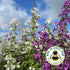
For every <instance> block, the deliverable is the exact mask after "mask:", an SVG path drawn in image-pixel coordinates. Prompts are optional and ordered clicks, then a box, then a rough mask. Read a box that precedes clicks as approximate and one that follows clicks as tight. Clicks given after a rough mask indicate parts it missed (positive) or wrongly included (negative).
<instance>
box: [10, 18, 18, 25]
mask: <svg viewBox="0 0 70 70" xmlns="http://www.w3.org/2000/svg"><path fill="white" fill-rule="evenodd" d="M17 20H18V19H17V18H13V19H12V20H11V22H10V25H14V24H15V22H17Z"/></svg>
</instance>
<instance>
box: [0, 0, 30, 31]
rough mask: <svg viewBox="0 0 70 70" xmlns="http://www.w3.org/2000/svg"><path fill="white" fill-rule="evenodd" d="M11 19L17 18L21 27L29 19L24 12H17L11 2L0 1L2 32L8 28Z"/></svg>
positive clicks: (9, 0) (7, 0)
mask: <svg viewBox="0 0 70 70" xmlns="http://www.w3.org/2000/svg"><path fill="white" fill-rule="evenodd" d="M12 18H18V20H19V22H20V23H21V26H23V25H24V22H25V21H27V20H28V19H30V18H31V16H30V15H28V14H27V12H26V10H25V9H24V10H21V9H19V10H17V9H16V3H15V2H14V1H13V0H1V2H0V27H1V28H2V29H3V30H7V29H8V28H9V22H10V21H11V20H12Z"/></svg>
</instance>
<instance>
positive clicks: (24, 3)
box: [0, 0, 65, 34]
mask: <svg viewBox="0 0 70 70" xmlns="http://www.w3.org/2000/svg"><path fill="white" fill-rule="evenodd" d="M32 1H33V0H0V34H3V33H5V31H6V30H7V31H8V29H9V22H10V21H11V20H12V18H18V21H19V22H20V23H21V27H23V26H24V23H25V22H26V21H27V20H29V19H31V9H32ZM64 1H65V0H52V1H51V0H34V6H35V7H37V8H38V10H39V13H38V14H40V15H41V20H39V22H40V25H42V24H43V23H44V22H45V20H46V19H47V18H52V20H53V21H56V20H59V18H58V14H59V13H60V11H61V8H62V5H63V4H64Z"/></svg>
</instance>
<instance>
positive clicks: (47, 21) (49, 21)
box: [45, 18, 54, 25]
mask: <svg viewBox="0 0 70 70" xmlns="http://www.w3.org/2000/svg"><path fill="white" fill-rule="evenodd" d="M45 23H48V24H49V25H50V24H54V23H53V22H52V19H51V18H49V19H47V20H46V21H45Z"/></svg>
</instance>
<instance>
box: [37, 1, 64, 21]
mask: <svg viewBox="0 0 70 70" xmlns="http://www.w3.org/2000/svg"><path fill="white" fill-rule="evenodd" d="M40 2H41V3H40ZM40 2H37V7H38V9H39V12H40V15H41V16H42V18H44V19H47V18H52V19H53V20H55V19H57V18H58V14H59V13H60V12H61V8H62V6H63V4H64V2H65V0H43V1H42V0H41V1H40ZM43 4H44V6H43V7H42V5H43ZM45 6H46V7H45ZM41 7H42V8H41ZM49 7H50V8H49ZM42 9H43V10H42Z"/></svg>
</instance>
